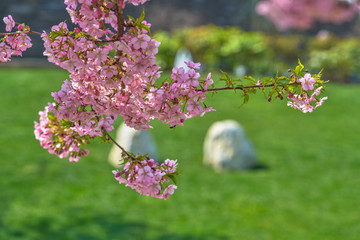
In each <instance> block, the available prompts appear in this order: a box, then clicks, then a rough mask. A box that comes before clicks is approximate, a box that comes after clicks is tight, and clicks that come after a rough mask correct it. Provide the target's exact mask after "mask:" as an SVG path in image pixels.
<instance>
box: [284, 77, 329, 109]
mask: <svg viewBox="0 0 360 240" xmlns="http://www.w3.org/2000/svg"><path fill="white" fill-rule="evenodd" d="M299 81H300V83H301V87H302V89H303V91H302V92H301V93H300V94H293V93H289V94H288V96H287V97H288V99H289V100H290V101H288V103H287V105H288V106H290V107H292V108H294V109H298V110H300V111H302V112H303V113H307V112H312V111H313V110H314V109H315V108H317V107H320V106H321V105H322V104H323V102H324V101H325V100H326V99H327V97H322V98H318V99H317V98H315V96H319V95H320V93H321V90H322V89H323V87H322V86H321V87H318V88H316V89H315V90H314V84H315V83H316V80H315V79H314V78H313V77H311V74H310V73H306V74H305V75H304V77H303V78H301V79H300V80H299ZM308 90H314V91H313V93H312V94H311V95H309V93H308V92H307V91H308Z"/></svg>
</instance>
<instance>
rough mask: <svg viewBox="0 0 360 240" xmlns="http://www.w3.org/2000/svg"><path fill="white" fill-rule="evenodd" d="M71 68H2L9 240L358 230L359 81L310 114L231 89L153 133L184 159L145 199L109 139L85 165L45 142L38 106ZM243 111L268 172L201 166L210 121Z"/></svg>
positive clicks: (276, 235)
mask: <svg viewBox="0 0 360 240" xmlns="http://www.w3.org/2000/svg"><path fill="white" fill-rule="evenodd" d="M66 77H67V75H66V73H65V72H63V71H60V70H54V69H46V70H44V69H27V70H26V69H25V70H24V69H22V70H20V69H0V81H1V87H0V100H1V101H0V106H1V107H0V109H1V110H2V113H1V115H0V129H1V134H0V144H1V148H0V239H6V240H13V239H32V240H39V239H54V240H63V239H67V240H68V239H76V240H82V239H84V240H85V239H86V240H95V239H99V240H100V239H101V240H111V239H122V240H123V239H124V240H138V239H139V240H142V239H149V240H237V239H246V240H253V239H254V240H255V239H256V240H259V239H262V240H264V239H265V240H266V239H271V240H281V239H284V240H285V239H286V240H288V239H295V240H297V239H304V240H311V239H314V240H318V239H326V240H332V239H339V240H344V239H347V240H352V239H353V240H358V239H359V237H360V205H359V202H360V175H359V171H360V157H359V156H360V144H359V143H360V141H359V137H360V136H359V134H360V130H359V120H360V97H359V93H360V86H359V85H330V86H329V87H328V96H329V100H328V101H327V102H325V104H324V106H323V107H321V108H319V109H317V110H316V111H315V112H314V113H313V114H303V113H301V112H298V111H295V110H293V109H291V108H288V107H286V102H281V101H278V102H275V103H271V104H269V103H267V101H266V100H265V99H264V98H263V97H262V96H257V97H252V98H251V99H250V102H249V104H247V105H245V106H243V107H240V105H241V100H240V99H239V95H236V94H233V92H226V93H225V92H222V93H219V94H217V95H215V96H214V97H211V98H210V100H209V101H207V103H208V105H211V106H214V107H215V108H216V109H217V111H216V112H212V113H209V114H207V115H206V116H205V117H203V118H195V119H191V120H188V121H187V122H185V126H184V127H176V128H175V129H169V127H167V126H161V124H159V123H158V122H154V129H152V130H150V131H151V133H152V134H153V135H154V137H155V139H156V143H157V145H158V149H159V153H160V156H161V157H162V158H164V159H165V158H168V157H169V158H172V159H178V160H179V163H180V165H179V169H180V171H181V175H180V176H179V178H178V181H179V188H178V190H177V191H176V192H175V195H174V196H172V197H171V198H170V199H168V200H166V201H164V200H158V199H153V198H150V197H144V196H140V195H139V194H137V193H136V192H134V191H133V190H131V189H127V188H125V187H124V186H122V185H119V184H118V183H117V182H116V181H115V180H114V178H113V174H112V173H111V170H112V169H113V167H111V166H110V165H109V164H108V162H107V154H108V152H109V150H110V148H111V145H108V144H104V143H100V142H96V141H95V142H93V143H92V145H91V146H90V154H89V156H88V157H86V158H83V159H81V161H80V162H78V163H70V162H68V161H67V160H66V159H58V158H57V157H56V156H53V155H50V154H48V153H47V152H46V151H45V150H43V149H42V148H41V147H40V145H39V143H38V142H37V141H36V140H35V138H34V136H33V122H34V121H35V120H36V121H37V119H38V111H40V110H42V109H43V107H44V106H45V105H46V104H47V102H48V101H51V96H50V92H51V91H58V90H59V89H60V86H61V84H62V81H63V80H64V79H65V78H66ZM223 119H235V120H237V121H239V122H240V123H241V124H242V125H243V126H244V128H245V130H246V132H247V135H248V137H249V138H250V140H251V141H252V144H253V145H254V147H255V149H256V151H257V155H258V158H259V160H260V162H261V163H263V164H264V165H266V166H267V167H268V168H267V169H266V170H259V171H253V172H226V173H222V174H219V173H215V172H214V171H213V170H212V169H210V168H205V167H203V166H202V143H203V139H204V136H205V134H206V131H207V129H208V128H209V126H210V125H211V124H212V123H213V122H214V121H218V120H223Z"/></svg>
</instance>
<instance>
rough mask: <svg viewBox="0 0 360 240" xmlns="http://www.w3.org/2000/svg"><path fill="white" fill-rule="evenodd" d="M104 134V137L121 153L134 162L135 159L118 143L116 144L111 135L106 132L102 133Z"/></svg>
mask: <svg viewBox="0 0 360 240" xmlns="http://www.w3.org/2000/svg"><path fill="white" fill-rule="evenodd" d="M103 132H104V133H105V134H106V136H107V137H108V138H109V139H110V140H111V141H112V142H113V143H114V144H115V145H116V146H117V147H118V148H120V149H121V151H122V152H123V153H125V154H126V156H128V157H129V158H130V159H132V160H136V159H135V157H133V156H132V155H131V154H130V153H128V152H127V151H126V150H125V149H124V148H123V147H122V146H121V145H120V144H119V143H117V142H116V141H115V140H114V138H112V137H111V135H110V134H109V133H108V132H106V131H103Z"/></svg>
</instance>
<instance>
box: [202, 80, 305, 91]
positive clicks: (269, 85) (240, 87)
mask: <svg viewBox="0 0 360 240" xmlns="http://www.w3.org/2000/svg"><path fill="white" fill-rule="evenodd" d="M300 84H301V83H298V82H293V83H288V84H287V85H288V86H291V85H300ZM266 87H275V84H274V83H272V84H267V85H258V84H256V85H251V86H238V87H222V88H211V89H207V90H206V91H207V92H215V91H222V90H234V89H240V90H242V89H251V88H266ZM199 91H201V90H199Z"/></svg>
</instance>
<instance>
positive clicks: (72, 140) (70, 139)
mask: <svg viewBox="0 0 360 240" xmlns="http://www.w3.org/2000/svg"><path fill="white" fill-rule="evenodd" d="M39 115H40V123H37V122H35V131H34V133H35V138H36V139H37V140H39V141H40V144H41V146H42V147H43V148H45V149H48V152H49V153H52V154H56V155H58V157H59V158H64V157H69V160H70V162H77V161H78V160H79V159H80V157H81V156H86V155H87V154H88V151H87V150H82V149H80V146H81V145H83V144H85V143H87V139H86V138H84V137H81V136H79V134H78V133H77V132H76V131H73V130H71V129H70V128H68V126H67V125H68V124H70V123H69V122H68V121H66V120H62V121H61V120H59V119H58V118H56V117H54V116H51V115H49V111H48V107H45V110H44V111H41V112H39Z"/></svg>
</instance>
